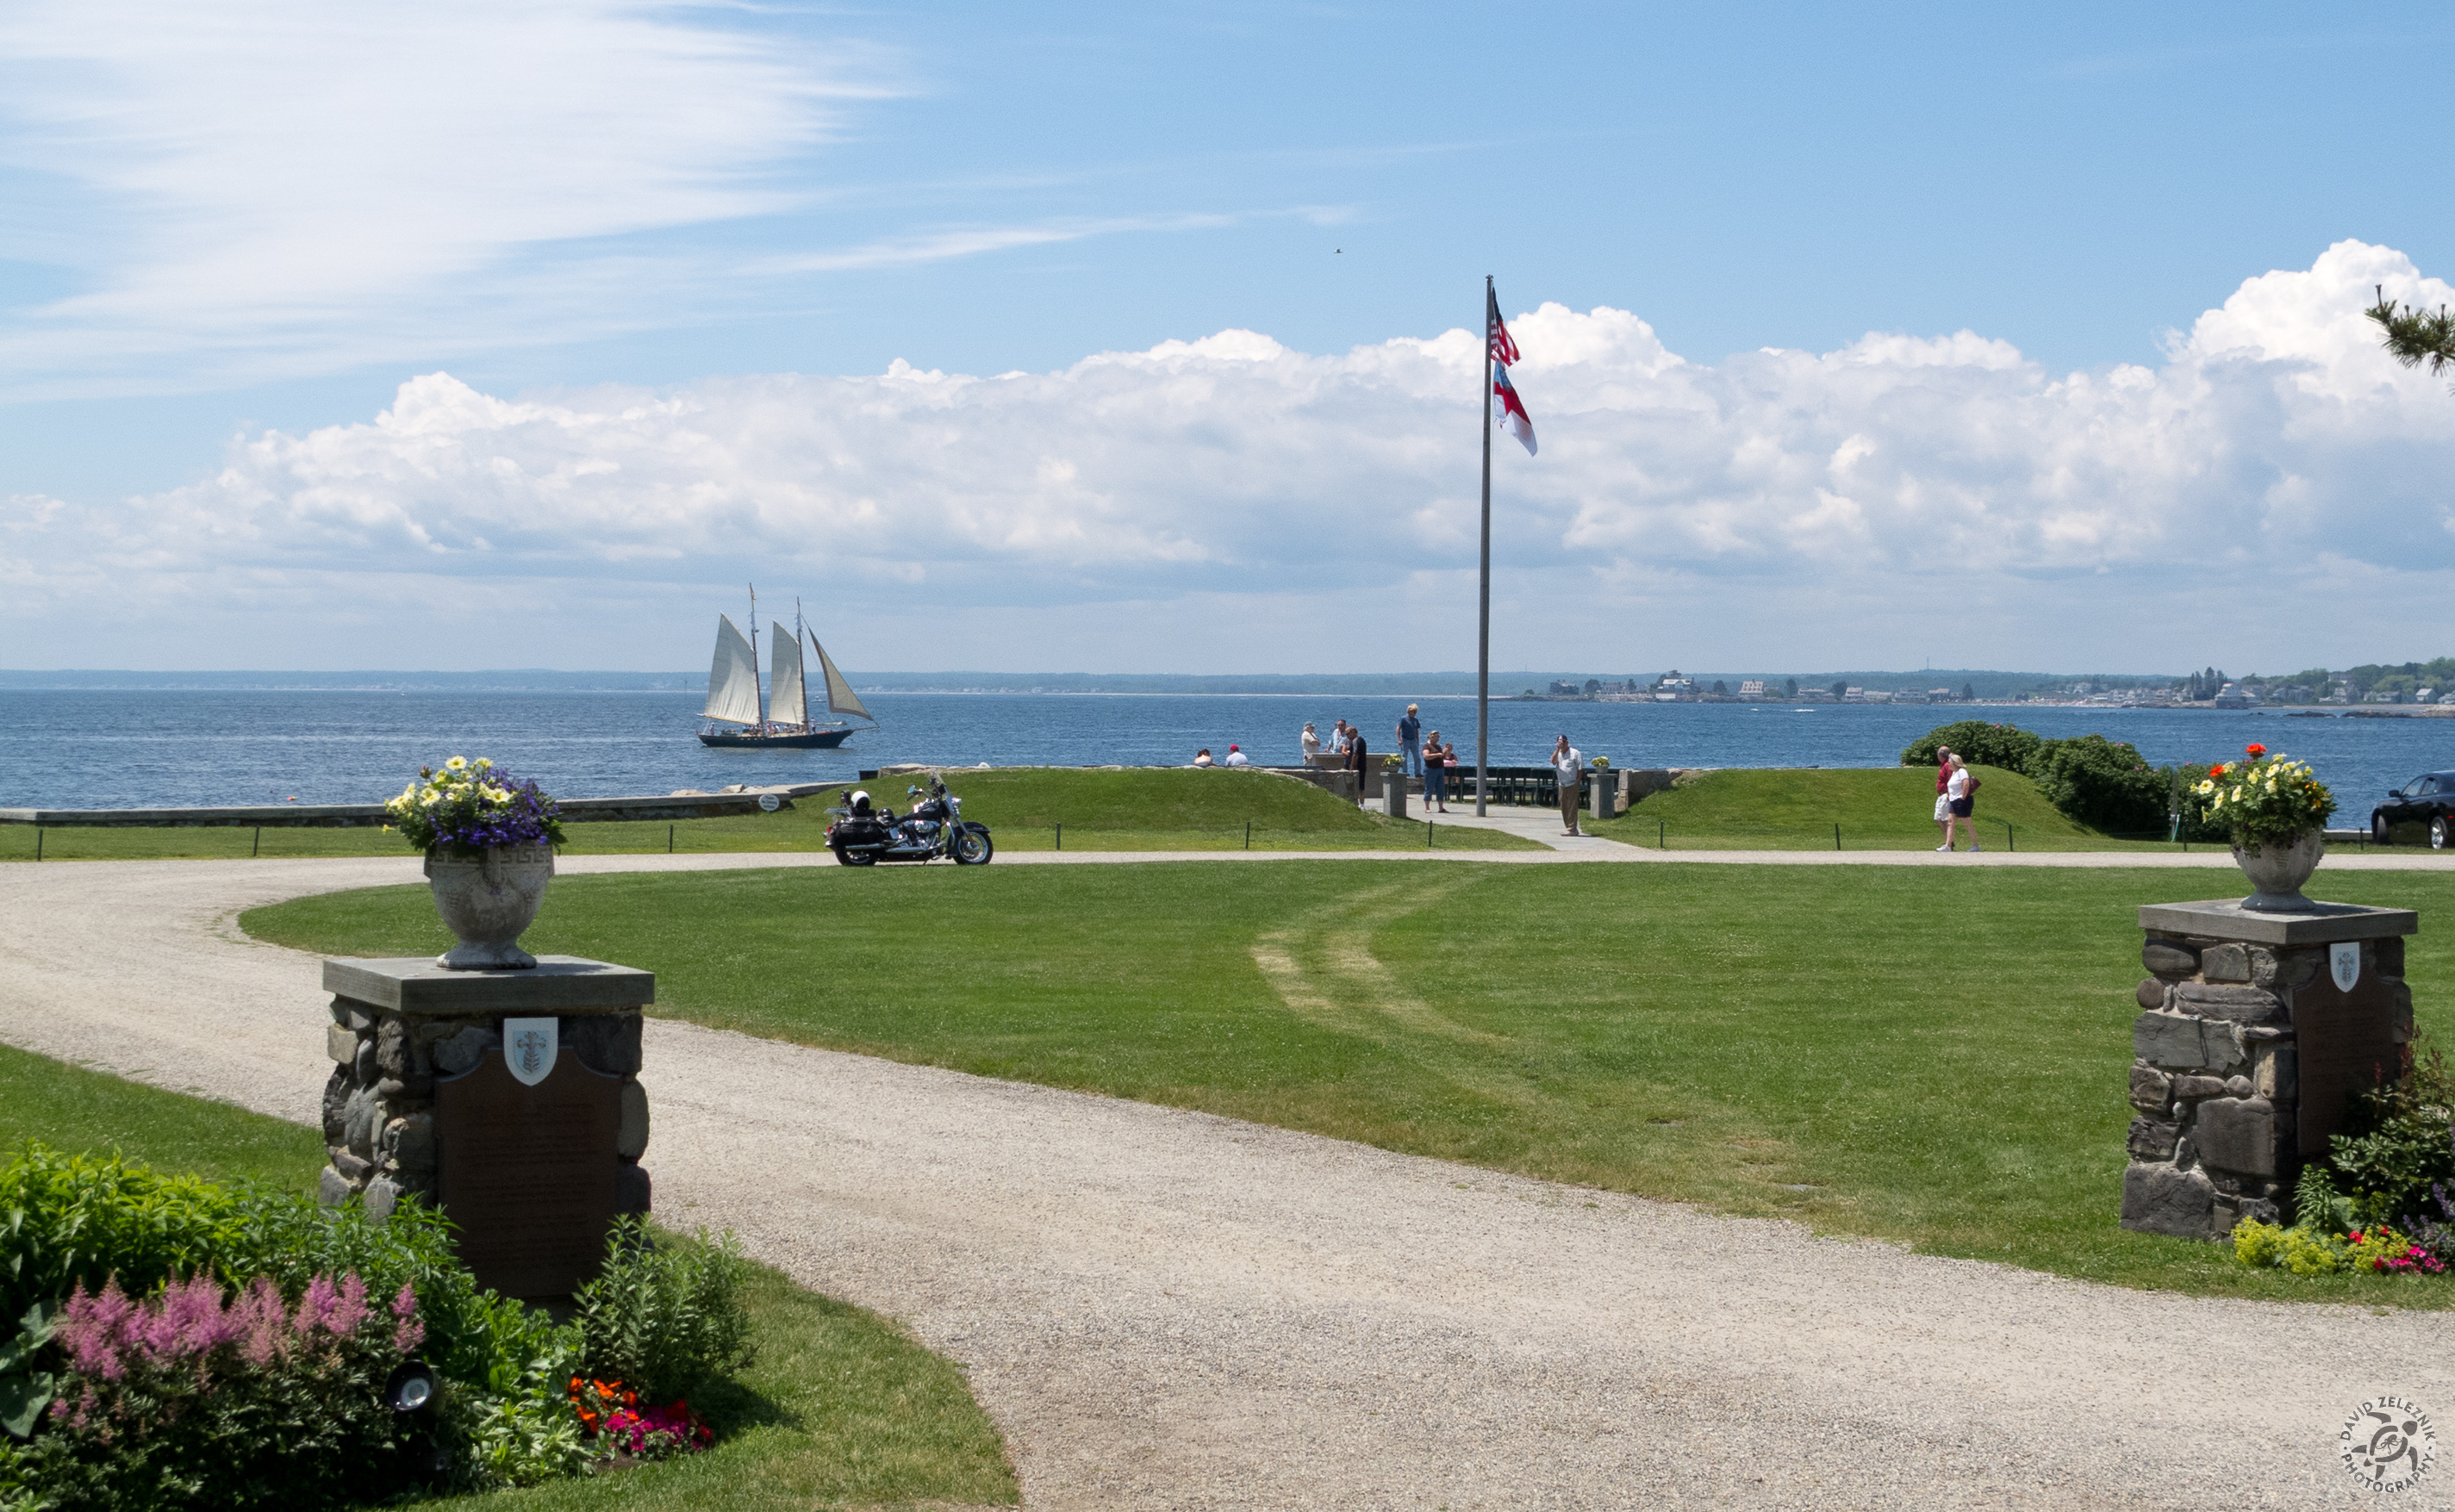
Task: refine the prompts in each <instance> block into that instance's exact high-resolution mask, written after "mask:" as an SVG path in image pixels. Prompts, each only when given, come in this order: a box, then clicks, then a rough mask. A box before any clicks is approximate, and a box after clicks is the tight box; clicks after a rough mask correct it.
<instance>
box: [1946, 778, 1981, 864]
mask: <svg viewBox="0 0 2455 1512" xmlns="http://www.w3.org/2000/svg"><path fill="white" fill-rule="evenodd" d="M1944 796H1946V797H1947V798H1948V799H1949V800H1950V803H1951V808H1952V817H1951V819H1950V820H1948V821H1947V822H1948V824H1965V825H1967V826H1969V851H1970V854H1971V855H1973V856H1974V855H1976V854H1977V853H1978V852H1979V851H1982V850H1984V849H1985V847H1984V846H1982V845H1980V844H1978V819H1977V816H1976V810H1977V807H1978V775H1977V774H1976V773H1974V772H1972V771H1970V770H1969V764H1968V763H1967V762H1965V761H1963V760H1961V759H1960V757H1958V756H1954V757H1953V758H1952V780H1951V781H1950V782H1949V783H1947V784H1946V785H1945V787H1944ZM1943 848H1944V849H1945V850H1947V851H1949V850H1951V849H1952V836H1951V834H1950V833H1949V830H1948V829H1947V832H1946V833H1945V835H1944V837H1943Z"/></svg>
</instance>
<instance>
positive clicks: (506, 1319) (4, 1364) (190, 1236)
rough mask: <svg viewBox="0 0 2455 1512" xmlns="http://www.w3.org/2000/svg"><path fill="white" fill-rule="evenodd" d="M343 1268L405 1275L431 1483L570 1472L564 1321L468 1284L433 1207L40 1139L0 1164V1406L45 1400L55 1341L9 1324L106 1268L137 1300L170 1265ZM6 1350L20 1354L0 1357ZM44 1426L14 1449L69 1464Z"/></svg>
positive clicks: (245, 1270) (377, 1287) (336, 1272)
mask: <svg viewBox="0 0 2455 1512" xmlns="http://www.w3.org/2000/svg"><path fill="white" fill-rule="evenodd" d="M349 1275H355V1276H356V1277H358V1278H359V1279H360V1280H361V1281H362V1282H363V1283H364V1284H365V1286H366V1288H367V1291H368V1292H369V1294H370V1295H374V1296H377V1297H381V1298H385V1299H391V1298H394V1297H396V1296H397V1295H398V1293H399V1291H400V1289H401V1288H402V1287H403V1286H409V1287H411V1288H412V1289H413V1293H414V1295H415V1296H416V1299H417V1304H418V1315H419V1318H420V1320H421V1322H422V1324H423V1326H424V1328H425V1341H424V1344H423V1347H422V1348H421V1350H420V1353H421V1355H422V1357H423V1358H424V1359H425V1360H426V1361H428V1362H429V1363H430V1364H431V1365H432V1366H433V1367H434V1369H435V1371H436V1374H437V1375H438V1376H439V1377H440V1378H441V1384H442V1393H441V1401H440V1402H439V1404H438V1407H437V1413H438V1419H437V1421H438V1437H439V1439H440V1441H441V1442H442V1443H443V1445H444V1446H445V1448H446V1450H447V1452H448V1456H449V1459H450V1462H451V1467H450V1468H449V1469H448V1470H447V1471H446V1473H445V1476H444V1479H445V1480H447V1481H448V1482H451V1483H454V1484H457V1485H462V1486H467V1487H473V1488H474V1487H478V1486H485V1485H502V1484H527V1483H531V1482H535V1481H539V1480H544V1479H548V1478H550V1477H553V1476H557V1475H564V1474H569V1473H570V1472H571V1471H572V1470H573V1469H574V1468H575V1467H576V1466H577V1465H578V1463H579V1462H581V1461H583V1460H585V1459H586V1458H587V1451H586V1449H585V1448H584V1446H582V1445H581V1443H580V1441H579V1437H578V1423H577V1421H574V1420H572V1419H571V1415H570V1411H569V1407H568V1405H567V1402H566V1401H565V1398H564V1394H563V1393H564V1381H566V1380H567V1379H568V1377H569V1374H570V1371H571V1368H572V1367H573V1364H574V1363H575V1361H577V1360H578V1352H579V1336H578V1332H577V1330H573V1329H567V1328H558V1327H557V1326H556V1325H555V1324H554V1323H553V1322H552V1321H551V1320H548V1319H547V1318H546V1317H545V1316H544V1315H543V1314H541V1313H537V1312H533V1311H531V1310H530V1309H528V1308H526V1307H523V1306H522V1305H521V1304H519V1303H518V1302H517V1301H513V1300H506V1299H503V1298H499V1297H497V1296H496V1295H495V1294H493V1293H492V1292H480V1291H479V1290H477V1284H476V1281H475V1280H474V1279H473V1278H472V1277H471V1276H470V1274H469V1272H468V1271H467V1270H466V1269H465V1268H463V1267H462V1266H461V1265H460V1263H459V1260H458V1259H457V1256H456V1255H455V1254H454V1252H453V1248H452V1243H451V1238H450V1233H449V1230H448V1229H447V1227H446V1225H445V1223H444V1220H442V1218H441V1217H440V1216H439V1215H437V1214H436V1213H434V1212H433V1211H431V1210H429V1209H426V1208H424V1207H422V1206H420V1205H419V1204H417V1203H416V1202H415V1201H410V1202H404V1203H402V1204H401V1206H400V1207H399V1208H397V1209H396V1211H395V1212H394V1213H393V1215H392V1216H391V1218H390V1219H389V1220H386V1221H384V1222H382V1223H377V1222H375V1221H374V1220H370V1219H369V1218H368V1217H367V1215H366V1213H365V1211H364V1210H363V1209H362V1208H360V1207H358V1206H356V1205H355V1204H353V1205H351V1206H349V1207H345V1208H338V1209H335V1208H327V1207H324V1206H322V1205H321V1204H320V1203H317V1202H316V1201H315V1200H313V1199H312V1198H309V1197H306V1196H303V1195H297V1194H293V1193H287V1192H279V1191H274V1190H270V1189H265V1188H260V1187H253V1186H247V1185H235V1186H224V1185H218V1184H216V1183H213V1182H211V1181H204V1180H199V1179H194V1178H191V1177H173V1176H165V1175H162V1174H160V1173H158V1172H154V1171H151V1170H148V1169H146V1168H145V1167H143V1166H141V1165H135V1164H132V1163H130V1162H128V1161H124V1160H121V1159H116V1158H105V1157H95V1156H82V1155H80V1156H69V1155H63V1154H61V1153H59V1152H58V1151H55V1150H51V1149H48V1148H45V1147H43V1146H40V1145H31V1146H29V1147H28V1148H27V1149H26V1150H24V1151H23V1152H21V1153H20V1154H18V1155H17V1156H15V1157H13V1158H11V1159H9V1160H8V1161H7V1162H6V1163H5V1164H0V1307H5V1308H7V1309H8V1310H7V1311H5V1312H0V1404H5V1403H7V1402H10V1401H22V1400H24V1399H25V1398H26V1397H27V1396H30V1395H32V1394H34V1393H35V1392H36V1390H37V1388H39V1394H40V1395H41V1396H43V1397H45V1398H48V1397H49V1396H50V1384H49V1382H47V1381H38V1379H37V1378H39V1377H43V1376H46V1375H50V1374H53V1373H54V1371H55V1367H56V1366H57V1365H58V1364H59V1362H60V1359H61V1357H60V1353H59V1350H58V1348H57V1347H56V1345H51V1346H44V1345H43V1344H42V1342H41V1341H39V1340H38V1341H35V1348H33V1349H32V1350H30V1351H19V1350H17V1349H16V1348H15V1347H14V1346H12V1345H11V1343H10V1335H12V1334H16V1333H17V1328H18V1324H19V1320H21V1319H23V1318H24V1316H25V1314H26V1312H27V1311H28V1310H29V1309H30V1308H34V1307H38V1306H45V1305H50V1306H56V1305H57V1304H59V1303H60V1302H62V1301H64V1300H66V1299H67V1298H68V1297H69V1296H71V1294H72V1293H73V1292H74V1291H75V1290H76V1289H77V1288H78V1287H79V1286H82V1287H83V1288H84V1289H85V1290H86V1291H87V1292H89V1293H94V1294H99V1293H100V1292H102V1291H103V1289H104V1288H105V1287H106V1286H107V1285H109V1284H111V1283H112V1280H114V1278H115V1279H116V1281H117V1284H118V1286H119V1288H120V1289H121V1290H122V1291H123V1292H126V1293H129V1294H132V1295H138V1296H142V1295H146V1294H149V1293H151V1292H152V1291H153V1290H154V1289H155V1288H157V1287H159V1286H160V1285H161V1283H163V1282H164V1281H166V1280H172V1278H174V1277H194V1276H209V1277H212V1278H214V1279H216V1280H219V1281H220V1282H222V1283H223V1284H225V1285H228V1286H233V1287H243V1286H246V1285H247V1284H248V1283H250V1282H252V1281H254V1280H255V1279H256V1278H258V1277H263V1278H266V1279H267V1280H270V1281H271V1282H272V1283H273V1284H274V1286H275V1287H276V1288H277V1289H278V1290H279V1291H280V1292H281V1293H282V1295H283V1296H285V1297H290V1298H296V1297H299V1296H301V1295H303V1294H304V1293H305V1291H306V1289H307V1288H308V1286H309V1285H310V1284H311V1283H312V1282H313V1281H314V1278H316V1277H318V1276H321V1277H325V1278H328V1279H329V1278H332V1277H339V1276H349ZM24 1340H25V1336H23V1335H18V1336H17V1343H18V1344H22V1343H23V1342H24ZM19 1353H23V1354H24V1356H25V1358H23V1359H16V1358H13V1357H14V1356H16V1355H17V1354H19ZM38 1405H39V1403H38ZM10 1415H13V1414H8V1415H0V1416H10ZM52 1437H54V1436H53V1435H51V1434H48V1433H47V1434H44V1435H41V1436H40V1437H38V1438H37V1439H36V1441H34V1443H33V1444H32V1445H31V1446H30V1448H29V1449H28V1450H27V1451H26V1452H27V1453H30V1454H33V1455H35V1456H36V1458H37V1459H38V1460H40V1461H41V1462H42V1463H44V1464H46V1465H51V1467H52V1468H53V1469H55V1470H57V1471H58V1472H59V1473H61V1474H70V1473H71V1471H72V1470H73V1469H74V1465H75V1464H76V1463H78V1462H77V1461H76V1460H75V1458H74V1456H73V1455H72V1454H70V1453H69V1450H68V1448H66V1447H62V1446H50V1447H47V1446H46V1442H45V1441H47V1440H49V1439H51V1438H52ZM6 1438H7V1436H6V1435H5V1434H0V1441H6ZM64 1455H65V1456H67V1458H65V1459H64V1458H61V1457H62V1456H64ZM55 1462H56V1463H55ZM5 1483H6V1482H0V1486H5ZM63 1494H66V1493H65V1492H64V1493H63ZM0 1505H5V1503H0Z"/></svg>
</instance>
